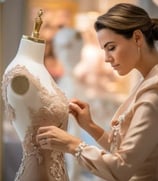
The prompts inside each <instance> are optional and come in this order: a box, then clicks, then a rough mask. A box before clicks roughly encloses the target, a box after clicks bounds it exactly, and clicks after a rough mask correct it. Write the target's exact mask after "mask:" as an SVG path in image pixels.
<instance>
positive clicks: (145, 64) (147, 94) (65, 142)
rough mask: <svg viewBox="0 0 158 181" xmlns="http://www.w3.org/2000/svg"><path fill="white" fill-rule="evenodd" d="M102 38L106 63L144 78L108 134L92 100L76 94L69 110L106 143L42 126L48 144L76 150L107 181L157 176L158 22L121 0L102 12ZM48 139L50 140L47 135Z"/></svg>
mask: <svg viewBox="0 0 158 181" xmlns="http://www.w3.org/2000/svg"><path fill="white" fill-rule="evenodd" d="M95 30H96V32H97V36H98V40H99V43H100V46H101V48H102V49H103V50H104V51H105V62H106V63H110V64H111V66H112V67H113V69H114V70H116V71H117V72H118V74H119V75H126V74H128V73H129V72H130V71H131V70H133V69H137V70H138V71H139V72H140V73H141V75H142V80H141V82H140V83H139V85H137V86H136V88H135V89H134V90H133V91H132V93H131V95H130V96H129V97H128V99H127V100H126V101H125V102H124V103H123V104H122V105H121V106H120V108H119V109H118V111H117V112H116V114H115V115H114V117H113V119H112V121H111V128H112V129H111V132H110V133H107V132H106V131H104V130H103V129H102V128H100V127H99V126H98V125H97V124H96V123H95V122H94V121H93V120H92V119H91V114H90V108H89V105H88V104H87V103H84V102H82V101H80V100H77V99H74V100H72V101H71V102H70V106H69V110H70V113H72V115H73V116H74V117H75V118H76V120H77V122H78V124H79V125H80V126H81V127H82V128H83V129H84V130H86V131H87V132H88V133H89V134H90V135H91V136H92V137H93V138H94V139H95V140H96V141H97V142H98V143H99V144H100V145H101V146H102V147H103V149H99V148H97V147H95V146H90V145H86V144H85V143H84V142H82V140H80V139H79V138H75V137H73V136H72V135H69V134H68V133H66V132H65V131H63V130H60V129H59V128H57V127H54V126H51V127H41V128H40V129H39V130H38V135H37V141H38V142H39V144H40V145H41V147H42V148H43V149H52V148H55V149H56V150H59V151H63V152H67V153H70V154H72V155H74V156H75V157H76V158H77V160H78V161H79V163H80V164H81V165H83V167H85V168H86V169H88V170H89V171H91V172H92V173H94V174H95V175H97V176H99V177H101V178H103V179H105V180H108V181H127V180H130V181H140V180H141V181H157V180H158V52H157V50H156V48H155V46H154V43H155V41H156V40H158V21H157V20H156V19H151V18H150V17H149V16H148V14H147V13H146V12H145V11H144V10H143V9H142V8H140V7H137V6H135V5H132V4H125V3H121V4H117V5H115V6H114V7H112V8H111V9H110V10H109V11H108V12H107V13H105V14H104V15H102V16H100V17H98V19H97V21H96V23H95ZM45 139H46V140H45Z"/></svg>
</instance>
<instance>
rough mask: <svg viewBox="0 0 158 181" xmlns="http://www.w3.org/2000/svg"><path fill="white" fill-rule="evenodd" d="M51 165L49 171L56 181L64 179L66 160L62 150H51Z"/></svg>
mask: <svg viewBox="0 0 158 181" xmlns="http://www.w3.org/2000/svg"><path fill="white" fill-rule="evenodd" d="M50 158H51V163H52V164H51V166H50V167H49V172H50V174H51V176H53V177H54V178H55V180H56V181H63V178H64V177H65V176H64V175H65V173H66V172H65V168H64V165H65V162H64V156H63V154H62V153H60V152H56V151H52V152H51V156H50Z"/></svg>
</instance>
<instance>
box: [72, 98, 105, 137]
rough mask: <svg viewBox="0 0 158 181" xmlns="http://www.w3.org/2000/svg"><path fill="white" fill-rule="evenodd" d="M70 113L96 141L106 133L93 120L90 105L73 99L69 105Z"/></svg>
mask: <svg viewBox="0 0 158 181" xmlns="http://www.w3.org/2000/svg"><path fill="white" fill-rule="evenodd" d="M69 113H71V114H72V115H73V116H74V117H75V118H76V120H77V122H78V124H79V125H80V126H81V127H82V128H83V129H84V130H86V131H87V132H88V133H89V134H90V135H91V136H92V137H93V138H94V139H96V140H97V139H98V138H100V136H101V135H102V134H103V133H104V130H103V129H102V128H101V127H100V126H98V125H97V124H95V123H94V121H93V120H92V118H91V113H90V107H89V104H87V103H85V102H82V101H80V100H78V99H73V100H71V102H70V103H69Z"/></svg>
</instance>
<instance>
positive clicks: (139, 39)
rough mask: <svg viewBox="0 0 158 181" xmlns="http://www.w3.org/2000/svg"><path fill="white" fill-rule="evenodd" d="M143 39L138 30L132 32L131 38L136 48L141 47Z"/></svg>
mask: <svg viewBox="0 0 158 181" xmlns="http://www.w3.org/2000/svg"><path fill="white" fill-rule="evenodd" d="M143 37H144V36H143V33H142V31H141V30H139V29H138V30H135V31H134V32H133V38H134V40H135V42H136V44H137V46H139V47H140V46H141V45H142V40H143Z"/></svg>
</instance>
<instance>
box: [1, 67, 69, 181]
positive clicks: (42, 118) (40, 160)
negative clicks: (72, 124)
mask: <svg viewBox="0 0 158 181" xmlns="http://www.w3.org/2000/svg"><path fill="white" fill-rule="evenodd" d="M18 75H25V76H26V77H27V78H28V79H29V81H30V82H32V84H33V85H34V86H35V87H36V88H37V91H38V96H39V98H40V102H41V106H40V108H39V109H38V110H36V109H34V108H32V107H28V110H29V117H30V120H31V126H30V127H28V128H27V132H26V133H25V138H24V141H23V143H22V146H23V158H22V161H21V165H20V168H19V170H18V172H17V175H16V179H15V180H16V181H20V180H21V179H22V178H23V174H24V172H25V168H26V167H27V165H26V162H27V160H28V159H29V158H30V157H32V158H34V159H33V160H32V159H31V160H32V161H36V163H37V165H41V164H46V163H45V162H47V164H46V165H47V166H46V167H47V168H46V173H45V174H46V175H47V176H48V175H49V178H51V179H50V180H52V181H66V180H68V178H67V171H66V169H65V162H64V156H63V153H61V152H57V151H54V150H53V151H47V150H45V151H44V150H41V149H40V147H39V145H38V144H37V143H36V133H37V130H38V128H39V127H40V126H49V125H55V126H57V127H61V128H62V129H67V121H68V100H67V98H66V96H65V95H64V93H63V92H62V91H61V90H60V89H59V88H58V86H57V85H56V83H55V82H54V81H53V80H52V81H51V83H52V86H53V89H55V91H56V93H57V94H55V95H54V94H53V95H51V94H50V92H49V91H48V90H47V89H46V88H45V87H44V86H42V85H41V83H40V80H39V79H38V78H36V77H34V76H33V75H32V74H31V73H30V72H29V71H28V70H27V69H26V68H25V67H24V66H20V65H17V66H16V67H15V68H14V69H12V70H11V71H9V72H8V73H7V74H6V75H5V76H4V77H3V85H2V90H3V98H4V101H5V106H6V108H7V111H9V112H7V114H9V115H10V114H11V116H9V117H10V118H9V119H10V120H11V121H12V120H14V119H15V118H16V115H15V113H14V109H13V108H12V107H11V106H10V104H9V103H8V100H7V86H8V85H9V83H10V81H11V80H12V79H13V78H14V77H15V76H18ZM50 80H51V79H50ZM39 172H40V170H39Z"/></svg>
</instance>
